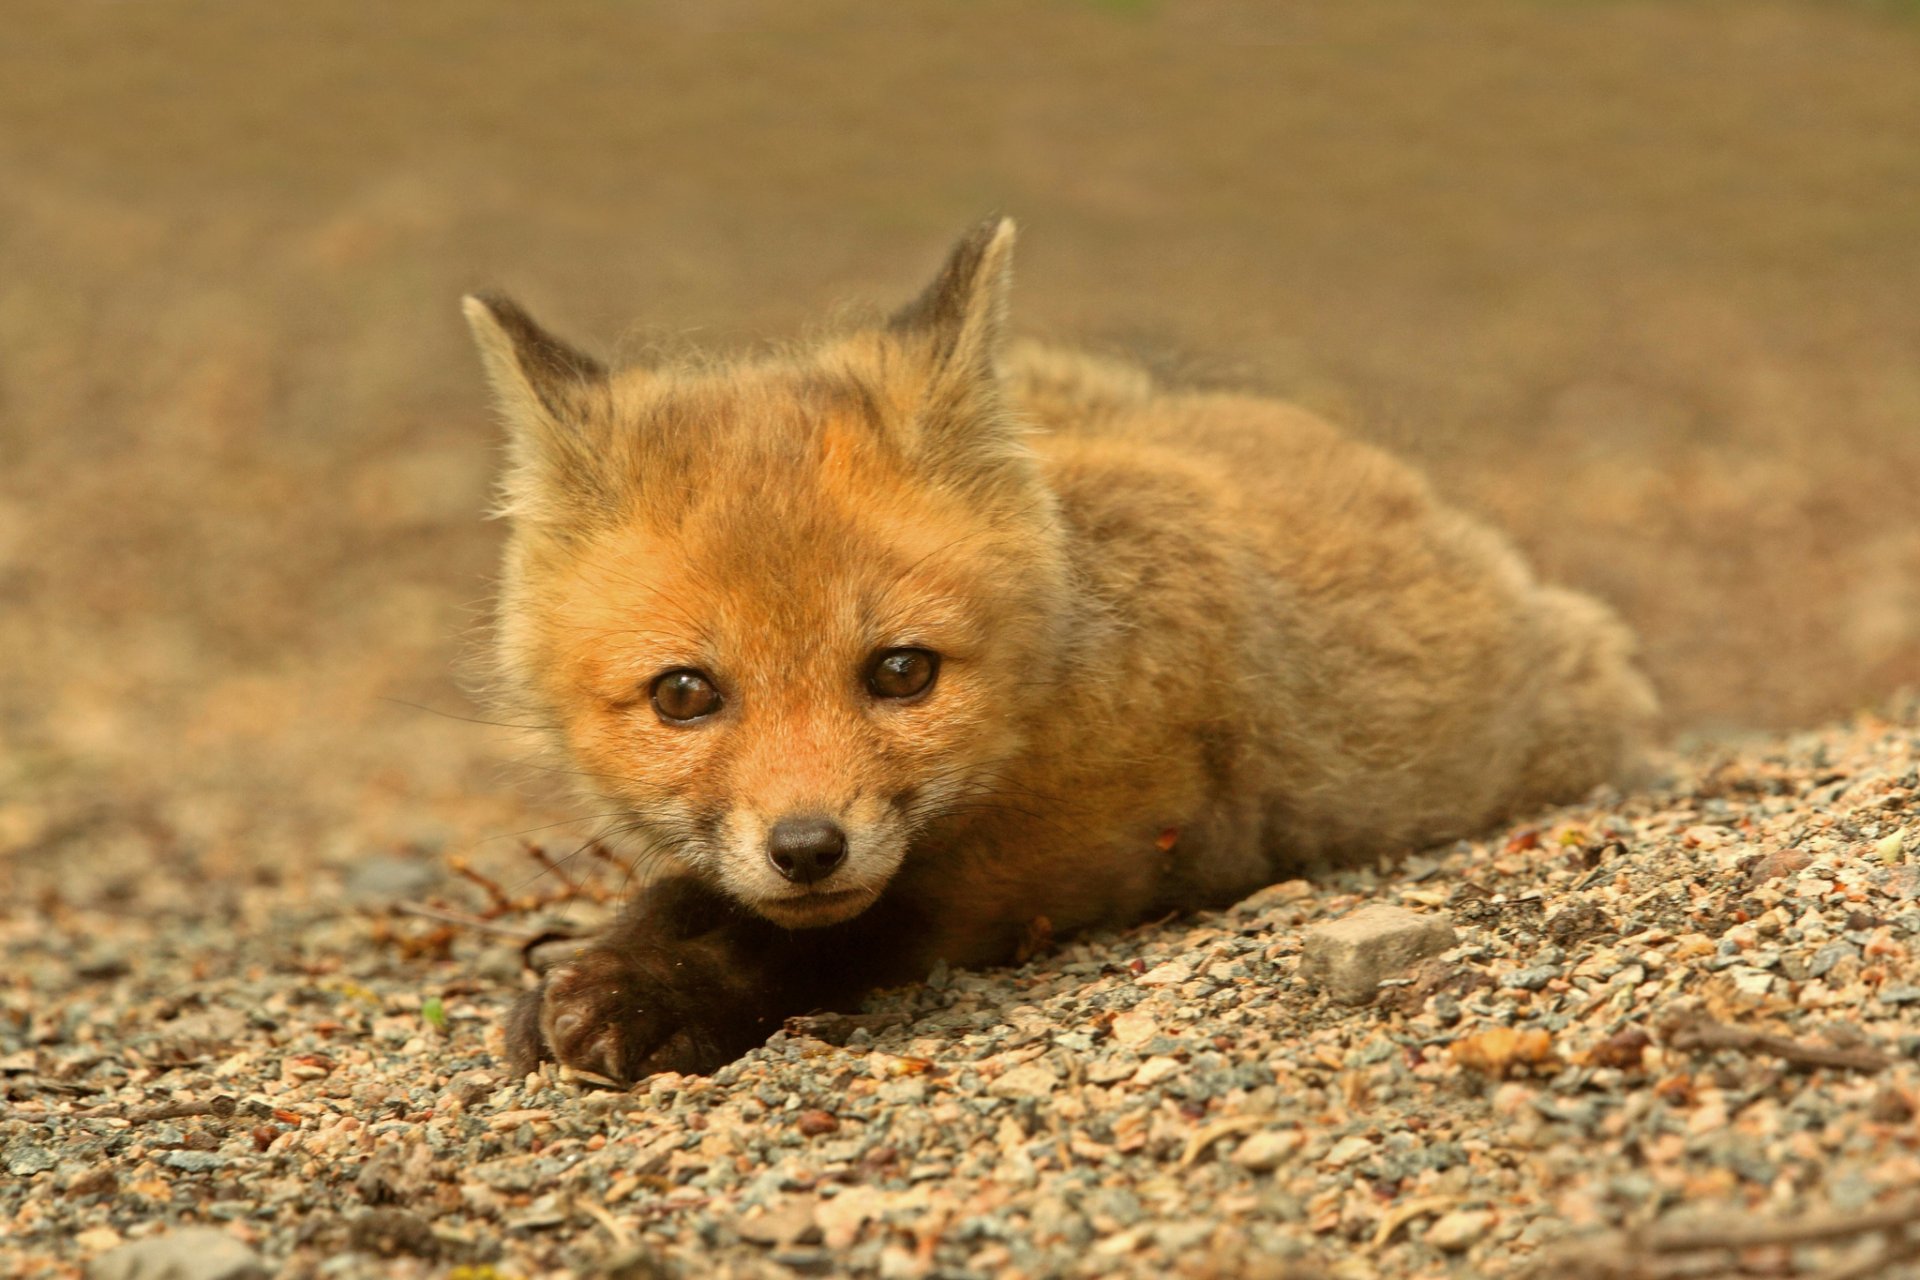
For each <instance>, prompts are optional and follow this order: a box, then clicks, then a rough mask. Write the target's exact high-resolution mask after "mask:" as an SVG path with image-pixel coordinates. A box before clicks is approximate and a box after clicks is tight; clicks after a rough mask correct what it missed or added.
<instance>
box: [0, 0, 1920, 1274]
mask: <svg viewBox="0 0 1920 1280" xmlns="http://www.w3.org/2000/svg"><path fill="white" fill-rule="evenodd" d="M989 210H1002V211H1005V212H1008V213H1011V214H1013V215H1015V216H1016V217H1018V218H1019V219H1020V221H1021V223H1022V227H1023V232H1022V246H1021V260H1020V264H1019V278H1018V284H1017V294H1016V316H1017V319H1018V322H1019V326H1020V327H1021V328H1022V329H1024V330H1026V331H1028V332H1033V333H1040V334H1047V335H1052V336H1056V337H1074V338H1079V339H1082V340H1085V341H1088V342H1091V343H1094V344H1097V345H1100V346H1103V347H1109V348H1113V349H1117V350H1122V351H1126V352H1130V353H1133V354H1135V355H1136V356H1139V357H1140V358H1143V359H1146V360H1148V361H1149V362H1151V363H1152V364H1153V365H1154V366H1155V367H1156V368H1159V369H1162V370H1165V371H1167V372H1168V373H1169V374H1170V375H1172V376H1179V377H1186V378H1192V379H1197V380H1203V381H1211V382H1237V383H1242V384H1247V385H1252V386H1256V387H1259V388H1263V389H1267V390H1270V391H1272V392H1274V393H1276V394H1280V395H1284V396H1287V397H1290V398H1293V399H1296V400H1298V401H1300V402H1303V403H1305V404H1307V405H1309V406H1311V407H1313V408H1316V409H1318V410H1320V411H1323V412H1324V413H1326V414H1328V415H1329V416H1331V417H1333V418H1335V419H1337V420H1339V421H1341V422H1343V423H1345V424H1347V425H1349V426H1350V427H1351V428H1352V429H1353V430H1355V431H1356V432H1358V433H1360V434H1362V435H1365V436H1367V437H1369V438H1372V439H1376V440H1380V441H1383V442H1386V443H1388V444H1390V445H1392V446H1393V447H1395V448H1397V449H1399V450H1401V451H1403V452H1405V453H1407V454H1410V455H1412V456H1414V457H1416V458H1418V459H1419V460H1421V461H1422V462H1423V463H1424V464H1425V465H1427V466H1428V467H1429V469H1430V470H1431V471H1432V472H1433V473H1434V474H1435V476H1436V478H1437V479H1438V481H1439V483H1440V484H1441V485H1442V487H1443V488H1444V489H1445V490H1446V491H1447V492H1448V493H1450V494H1452V495H1453V496H1455V497H1456V498H1457V499H1459V500H1460V501H1462V502H1464V503H1465V504H1466V505H1468V506H1470V507H1472V508H1474V509H1476V510H1479V511H1481V512H1483V513H1485V514H1486V515H1488V516H1489V517H1491V518H1492V519H1493V520H1495V521H1496V522H1497V523H1499V524H1500V525H1502V526H1503V527H1505V528H1507V529H1509V530H1510V531H1511V532H1512V533H1513V534H1514V536H1515V537H1516V539H1517V540H1518V541H1519V542H1520V543H1521V544H1522V545H1523V546H1524V547H1525V548H1526V549H1527V550H1528V551H1529V553H1530V554H1531V555H1532V556H1533V557H1534V558H1535V559H1536V561H1537V562H1538V563H1539V564H1540V565H1542V566H1543V568H1544V569H1545V571H1546V572H1547V573H1549V574H1550V575H1552V576H1554V577H1557V578H1559V579H1561V580H1564V581H1567V582H1569V583H1571V584H1574V585H1577V586H1581V587H1584V588H1587V589H1589V590H1592V591H1595V592H1597V593H1599V594H1601V595H1603V596H1605V597H1606V598H1608V599H1609V600H1611V601H1612V602H1614V603H1615V604H1616V605H1617V606H1618V607H1619V608H1620V609H1621V610H1622V611H1623V612H1624V613H1625V614H1626V615H1627V616H1628V617H1629V618H1630V620H1631V621H1632V622H1633V623H1634V624H1635V625H1636V626H1637V627H1638V628H1639V630H1640V632H1641V633H1642V635H1643V637H1644V638H1645V642H1646V646H1647V651H1648V655H1649V661H1650V663H1651V665H1652V667H1653V670H1654V672H1655V675H1656V678H1657V680H1658V682H1659V684H1660V686H1661V688H1662V690H1663V693H1664V696H1665V698H1666V700H1667V703H1668V706H1669V708H1670V711H1671V716H1672V728H1673V731H1674V733H1675V735H1676V736H1677V740H1679V741H1681V742H1682V743H1683V744H1686V743H1692V742H1695V741H1700V740H1712V741H1716V742H1725V741H1729V740H1731V739H1733V738H1734V737H1736V736H1738V735H1751V734H1762V735H1768V734H1779V733H1781V732H1783V731H1786V730H1792V729H1810V728H1813V727H1815V726H1818V725H1822V724H1826V723H1829V722H1832V721H1834V720H1836V719H1837V718H1840V717H1844V716H1848V715H1850V714H1852V713H1855V712H1857V711H1860V710H1861V709H1863V708H1869V707H1875V706H1884V705H1885V704H1886V700H1887V698H1888V697H1889V696H1890V695H1892V694H1893V692H1894V691H1895V690H1896V689H1898V688H1900V687H1902V686H1912V685H1915V684H1917V683H1920V307H1917V306H1916V305H1915V302H1914V299H1915V298H1916V297H1920V235H1917V234H1916V231H1920V11H1916V9H1915V7H1914V6H1913V5H1911V4H1906V3H1894V2H1891V0H1888V2H1881V3H1875V2H1871V0H1828V2H1825V3H1811V2H1809V3H1774V2H1772V0H1743V2H1741V3H1677V2H1675V3H1632V2H1619V3H1615V2H1604V0H1595V2H1592V3H1574V2H1568V3H1555V4H1546V3H1533V2H1526V0H1497V2H1496V0H1463V2H1462V3H1458V4H1450V5H1446V6H1423V5H1416V4H1384V5H1365V6H1356V5H1342V4H1335V3H1323V2H1320V0H1314V2H1312V3H1305V4H1296V5H1288V6H1284V7H1281V8H1276V7H1275V6H1272V5H1267V4H1260V3H1255V2H1254V0H1246V2H1244V3H1239V2H1234V0H1215V2H1209V3H1204V4H1202V3H1175V2H1174V0H1160V2H1157V3H1156V2H1153V0H1147V2H1145V3H1141V2H1139V0H1132V2H1127V3H1121V2H1118V0H1107V2H1106V3H1094V2H1091V0H1048V2H1046V3H1027V4H1015V3H1012V2H1011V0H981V2H978V3H970V4H967V5H936V4H929V3H924V2H921V0H915V2H914V3H906V4H895V5H889V6H884V7H880V6H859V5H852V4H846V3H840V2H839V0H828V2H826V3H818V4H810V5H805V6H780V5H774V4H770V3H762V2H756V0H710V2H708V3H660V4H650V5H642V4H621V5H612V4H607V3H603V2H601V0H593V2H589V0H562V2H560V3H553V4H547V5H540V6H529V5H509V4H504V3H494V2H493V0H488V2H486V3H474V4H462V5H457V6H456V5H451V4H448V5H440V4H418V5H406V6H372V5H355V4H348V3H341V2H340V0H314V2H312V3H307V4H303V5H300V6H297V7H283V6H253V7H240V6H230V5H223V4H216V3H211V2H207V0H202V2H197V3H196V2H193V0H144V2H143V3H140V4H112V3H106V2H105V0H88V2H87V3H71V2H69V0H16V2H15V3H13V4H12V5H10V6H9V8H8V12H7V16H6V20H5V31H4V34H0V904H4V905H0V921H4V922H5V923H6V925H7V927H8V928H9V929H13V930H24V931H29V932H31V931H32V930H33V929H35V928H36V927H37V925H38V922H42V921H47V920H58V919H62V918H64V917H63V914H62V913H66V912H83V913H85V912H105V913H107V914H108V915H119V916H122V917H125V918H129V919H131V918H143V919H148V920H178V921H182V922H186V921H195V922H202V923H204V922H207V921H215V922H217V921H219V920H221V919H222V918H231V919H234V920H236V921H237V920H242V919H246V920H259V919H265V918H267V915H270V914H271V913H270V912H268V913H267V915H262V914H261V912H262V911H264V910H265V909H264V908H261V907H259V903H260V902H261V901H263V900H264V901H268V902H274V903H281V904H296V905H299V906H300V907H301V909H302V910H306V909H308V908H309V907H310V906H311V904H314V903H326V902H329V901H333V900H335V899H336V898H337V897H338V895H340V894H341V893H342V885H343V884H346V883H348V882H350V881H351V879H352V877H353V875H354V873H355V871H356V869H360V868H363V867H364V866H365V865H367V864H368V860H369V859H370V858H372V859H377V858H395V857H401V858H415V857H418V858H424V859H427V860H435V859H440V858H444V857H445V856H446V855H449V854H451V855H456V856H460V857H464V858H466V859H468V860H470V861H471V862H472V863H473V864H474V865H476V866H478V867H480V868H481V869H483V870H484V871H486V872H488V873H489V874H493V875H496V876H500V877H507V878H508V879H509V880H510V882H512V883H514V884H516V885H517V884H519V883H520V881H512V879H511V878H512V877H516V876H518V877H520V878H521V881H524V880H525V878H526V876H527V872H526V862H525V858H524V855H523V854H522V853H521V852H520V849H519V842H520V838H521V834H522V833H525V832H529V831H539V832H544V831H545V830H546V829H547V828H548V827H549V825H550V824H555V823H563V822H565V821H566V820H567V819H568V818H570V817H572V816H574V815H575V814H576V812H577V811H576V809H575V807H574V806H573V805H572V804H571V803H570V802H569V801H568V800H567V799H566V798H565V797H564V796H563V795H562V794H561V793H560V791H559V790H558V789H557V788H556V787H555V786H554V785H553V783H552V780H551V779H550V778H548V777H547V776H545V775H543V774H541V773H539V772H537V771H534V770H530V769H528V768H526V767H524V766H523V765H522V764H521V763H520V761H521V758H522V753H521V747H520V745H519V744H518V743H516V742H514V741H513V740H512V738H511V736H510V735H509V734H507V733H504V732H502V731H500V730H498V729H496V728H493V727H490V726H488V725H485V724H482V723H476V722H475V719H476V718H480V719H484V713H483V712H480V711H478V710H476V708H475V707H474V705H473V704H472V702H471V701H470V700H468V699H467V698H466V696H465V695H464V694H463V693H462V691H461V685H460V682H459V680H458V679H457V675H456V672H457V669H458V666H459V660H460V655H461V653H462V652H463V650H464V649H465V648H466V647H468V646H469V644H470V643H471V640H472V638H473V636H474V635H475V634H476V633H477V632H478V631H479V630H480V629H482V628H483V626H484V617H485V601H486V596H487V591H488V578H489V575H490V573H491V569H492V564H493V561H494V558H495V555H496V553H497V549H498V543H499V538H500V530H499V528H498V526H496V525H493V524H489V523H487V522H486V521H484V520H483V519H482V518H481V516H482V513H483V512H484V510H485V508H486V506H487V502H488V489H489V484H490V478H491V472H492V468H493V466H494V462H495V457H496V443H497V442H496V437H495V431H494V427H493V424H492V423H491V421H490V415H489V410H488V408H487V406H486V403H485V400H484V397H483V394H482V387H481V383H480V378H479V374H478V369H477V366H476V362H475V360H474V358H473V356H472V353H471V351H470V350H469V348H468V344H467V339H466V335H465V332H464V329H463V327H462V325H461V323H460V320H459V315H458V310H457V306H456V303H457V299H458V297H459V295H460V294H461V293H462V292H463V291H466V290H469V289H472V288H475V287H481V286H498V287H504V288H506V289H508V290H510V291H512V292H514V293H515V294H517V295H518V296H520V297H521V298H522V299H523V300H524V301H525V302H526V303H528V304H529V306H530V307H532V309H533V310H534V311H535V312H536V314H539V315H540V316H541V317H542V318H543V319H544V320H546V321H548V322H549V323H551V324H552V325H553V326H554V327H556V328H557V329H559V330H560V331H561V332H563V333H566V334H568V335H569V336H571V337H573V338H576V339H578V340H579V341H581V342H582V343H583V345H586V346H588V347H589V348H590V349H594V350H597V351H600V352H602V353H603V354H608V355H615V356H617V355H619V354H621V353H623V352H625V353H628V354H631V355H638V354H640V353H643V352H644V349H645V348H646V346H647V345H648V344H650V343H654V342H680V341H684V340H694V341H699V342H714V343H737V342H750V341H754V340H757V339H761V338H765V337H769V336H787V335H790V334H792V333H794V332H795V331H803V330H805V329H806V328H807V327H808V326H818V325H820V324H821V323H823V320H824V319H825V318H830V317H831V316H833V315H835V314H845V313H846V311H847V310H848V309H849V308H858V307H863V306H869V305H874V304H881V305H884V304H888V303H891V302H893V301H895V300H898V299H900V298H902V297H904V296H905V295H906V293H907V292H908V291H909V290H910V289H912V288H913V287H915V286H916V285H917V284H918V283H919V282H920V280H921V279H922V277H923V276H924V275H925V274H926V273H927V272H928V271H929V270H930V269H931V267H932V265H933V264H934V262H935V261H936V260H937V256H938V254H939V253H940V251H941V250H942V249H943V247H944V246H945V244H946V243H947V241H948V240H949V238H950V237H951V236H952V235H953V234H954V233H955V232H957V231H958V230H959V229H960V228H962V227H964V226H965V225H967V224H968V223H970V222H971V221H973V220H974V219H975V218H977V217H978V216H980V215H981V214H982V213H984V212H986V211H989ZM1741 741H1743V742H1746V743H1747V744H1748V746H1749V747H1752V749H1755V750H1763V751H1764V750H1765V749H1766V748H1765V744H1766V743H1768V742H1772V741H1775V739H1773V738H1769V737H1758V738H1742V739H1741ZM1753 744H1760V745H1759V746H1754V745H1753ZM1692 749H1693V748H1689V750H1692ZM1743 749H1745V748H1743ZM1688 758H1689V759H1691V760H1693V761H1694V762H1696V763H1698V762H1699V761H1700V760H1702V759H1704V758H1705V757H1703V756H1701V755H1699V754H1698V753H1697V751H1696V753H1695V754H1694V755H1692V756H1690V757H1688ZM569 831H570V829H569V828H566V827H560V828H557V829H556V830H555V832H554V833H552V834H551V835H549V836H548V838H555V839H556V843H558V842H559V841H560V840H564V838H565V837H566V835H567V834H568V833H569ZM249 904H252V905H249ZM58 936H61V937H66V936H68V935H67V934H64V933H62V934H59V935H58ZM0 980H5V975H0ZM12 981H13V982H14V984H15V985H14V988H13V992H14V995H15V996H17V997H18V1002H16V1003H15V1004H12V1005H9V1006H7V1008H8V1009H9V1010H13V1011H15V1013H17V1011H18V1010H20V1009H22V1008H25V1007H26V1005H27V1004H30V1003H31V1000H32V997H33V994H34V989H32V988H31V986H30V984H29V982H28V979H26V978H25V977H16V978H14V979H12ZM22 1002H24V1003H22ZM8 1016H14V1015H13V1014H9V1015H8ZM26 1017H27V1015H26V1014H24V1013H17V1017H16V1024H15V1025H9V1024H8V1023H7V1021H6V1020H5V1018H4V1017H0V1046H4V1045H5V1044H7V1043H9V1042H8V1041H7V1039H6V1038H7V1037H9V1036H18V1035H21V1034H24V1032H23V1031H22V1027H23V1026H24V1025H25V1022H24V1021H21V1020H22V1019H25V1018H26ZM6 1247H7V1246H6V1244H5V1242H4V1241H0V1252H4V1250H5V1248H6Z"/></svg>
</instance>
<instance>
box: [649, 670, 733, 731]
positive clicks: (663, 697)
mask: <svg viewBox="0 0 1920 1280" xmlns="http://www.w3.org/2000/svg"><path fill="white" fill-rule="evenodd" d="M653 709H654V710H655V711H658V712H659V713H660V715H661V718H662V719H666V720H698V719H700V718H701V717H702V716H710V715H712V714H713V713H714V712H716V711H718V710H719V709H720V691H719V690H718V689H716V688H714V687H713V681H711V680H709V679H707V678H706V677H705V676H703V675H701V674H700V673H699V672H698V671H688V670H686V669H684V668H683V669H681V670H679V671H669V672H667V673H666V674H665V675H663V676H661V677H660V678H659V679H657V680H655V681H654V682H653Z"/></svg>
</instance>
